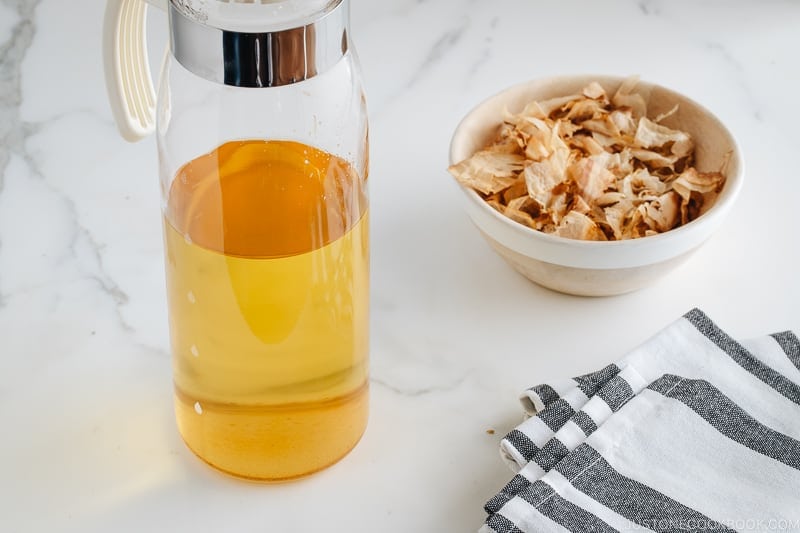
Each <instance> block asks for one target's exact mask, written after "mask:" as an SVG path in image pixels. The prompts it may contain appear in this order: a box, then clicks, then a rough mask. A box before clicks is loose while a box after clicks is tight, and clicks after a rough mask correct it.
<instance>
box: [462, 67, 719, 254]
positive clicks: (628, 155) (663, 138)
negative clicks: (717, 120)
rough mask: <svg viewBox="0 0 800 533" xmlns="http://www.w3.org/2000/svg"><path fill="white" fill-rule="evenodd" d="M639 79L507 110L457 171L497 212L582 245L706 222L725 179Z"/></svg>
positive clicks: (676, 108) (586, 88) (590, 88)
mask: <svg viewBox="0 0 800 533" xmlns="http://www.w3.org/2000/svg"><path fill="white" fill-rule="evenodd" d="M637 82H638V80H637V78H629V79H628V80H626V81H625V82H623V83H622V85H621V86H620V87H619V89H618V90H617V91H616V93H614V94H613V95H611V96H609V95H608V94H606V91H605V90H604V89H603V87H602V86H601V85H600V84H599V83H597V82H592V83H590V84H589V85H587V86H586V87H584V88H583V90H582V91H581V92H580V93H579V94H573V95H569V96H564V97H559V98H551V99H549V100H544V101H540V102H530V103H529V104H528V105H526V106H525V108H524V109H523V110H522V112H521V113H519V114H517V115H512V114H510V113H506V116H505V118H504V123H503V125H502V126H501V127H500V128H499V131H498V134H497V137H496V139H495V142H494V143H492V144H491V145H490V146H488V147H486V148H485V149H483V150H481V151H479V152H477V153H475V154H474V155H473V156H471V157H470V158H468V159H466V160H464V161H461V162H460V163H458V164H455V165H453V166H451V167H450V168H449V171H450V173H451V174H452V175H453V176H454V177H455V178H456V180H458V182H459V183H461V184H462V185H465V186H467V187H470V188H472V189H474V190H475V191H477V192H478V193H479V194H480V195H481V196H482V197H483V198H484V199H485V200H486V201H487V202H488V203H489V204H490V205H491V206H492V207H493V208H494V209H496V210H497V211H499V212H500V213H502V214H504V215H506V216H507V217H508V218H510V219H512V220H514V221H515V222H518V223H520V224H523V225H525V226H528V227H530V228H533V229H536V230H539V231H543V232H545V233H552V234H555V235H559V236H561V237H566V238H570V239H582V240H597V241H605V240H609V241H612V240H621V239H633V238H638V237H646V236H648V235H655V234H657V233H663V232H665V231H669V230H671V229H673V228H675V227H678V226H680V225H682V224H686V223H687V222H689V221H691V220H693V219H695V218H697V217H698V216H700V215H701V214H703V213H704V212H705V211H706V210H707V209H708V208H709V207H710V206H711V204H712V203H713V202H714V200H715V199H716V197H717V195H718V194H719V191H720V190H721V189H722V186H723V185H724V183H725V176H724V175H723V174H722V172H699V171H697V170H696V169H695V168H694V167H693V166H692V164H693V162H694V161H693V159H694V142H693V140H692V138H691V136H690V135H689V134H688V133H686V132H684V131H680V130H676V129H672V128H669V127H667V126H665V125H663V124H661V121H663V120H664V119H666V118H668V117H670V116H672V115H673V114H675V112H676V111H677V110H678V107H677V106H675V107H674V108H672V109H671V110H669V111H668V112H666V113H663V114H661V115H659V116H657V117H655V118H653V119H650V118H648V117H647V102H646V100H645V98H644V97H643V96H642V95H641V94H639V93H637V92H636V90H635V89H636V84H637Z"/></svg>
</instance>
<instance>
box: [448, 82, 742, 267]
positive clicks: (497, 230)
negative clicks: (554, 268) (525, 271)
mask: <svg viewBox="0 0 800 533" xmlns="http://www.w3.org/2000/svg"><path fill="white" fill-rule="evenodd" d="M627 78H628V76H611V75H607V74H598V75H590V74H572V75H561V76H553V77H547V78H537V79H532V80H528V81H524V82H521V83H517V84H514V85H511V86H509V87H506V88H505V89H502V90H500V91H499V92H496V93H494V94H493V95H491V96H489V97H487V98H485V99H484V100H482V101H481V102H479V103H478V104H477V105H475V106H474V107H473V108H472V109H470V110H469V111H468V112H467V114H466V115H464V117H463V118H462V119H461V120H460V121H459V123H458V125H457V126H456V128H455V130H454V132H453V135H452V137H451V140H450V147H449V164H450V165H453V164H455V163H457V162H458V161H456V160H455V157H454V156H455V155H456V152H457V149H458V148H459V145H460V143H463V139H464V138H465V136H467V135H469V134H470V132H471V131H473V130H474V129H475V127H474V126H473V124H472V122H473V121H474V120H475V116H476V115H477V114H478V113H480V112H481V111H482V110H484V109H485V108H487V107H490V106H496V105H498V102H502V101H504V100H507V99H509V98H510V97H511V96H512V95H516V94H517V93H519V92H522V91H527V90H534V89H535V88H537V87H546V86H547V85H551V84H554V83H559V82H571V83H576V84H577V83H579V82H580V83H589V82H591V81H598V82H599V83H601V85H604V84H606V83H608V84H619V83H621V82H622V81H624V80H625V79H627ZM637 85H638V86H639V87H643V88H645V89H650V90H652V89H658V90H659V91H663V92H664V93H666V94H669V95H670V96H674V97H675V98H677V99H680V100H681V101H684V102H686V103H687V104H689V105H692V106H694V107H696V108H697V109H698V110H699V111H701V112H702V113H703V114H704V115H705V116H706V118H707V119H708V120H709V122H710V123H711V124H712V125H713V126H714V127H715V128H716V129H718V131H719V132H720V133H721V134H722V136H723V137H725V138H726V140H727V142H728V143H729V144H730V146H731V147H732V154H731V163H732V164H730V165H729V166H730V168H733V169H734V171H733V172H729V173H728V174H727V175H726V180H725V185H724V186H723V189H722V191H721V192H720V194H719V196H718V197H717V198H716V200H715V202H714V204H713V205H712V206H711V207H710V208H709V210H708V211H706V212H705V213H703V214H702V215H701V216H699V217H697V218H696V219H694V220H692V221H690V222H688V223H686V224H684V225H682V226H679V227H677V228H674V229H671V230H669V231H666V232H664V233H659V234H657V235H651V236H647V237H640V238H636V239H626V240H619V241H583V240H578V239H568V238H566V237H559V236H557V235H552V234H548V233H543V232H541V231H538V230H535V229H533V228H529V227H528V226H525V225H523V224H520V223H518V222H515V221H513V220H511V219H510V218H508V217H506V216H505V215H503V214H501V213H499V212H498V211H497V210H495V209H494V208H493V207H491V206H490V205H489V204H488V203H486V202H485V201H484V200H483V199H482V198H481V197H480V195H479V194H478V193H477V192H475V191H474V190H472V189H470V188H468V187H464V186H462V185H461V184H460V183H458V182H457V181H455V179H453V178H452V177H451V181H452V182H454V183H455V184H456V186H457V187H458V188H459V189H461V191H462V192H463V193H464V195H465V198H466V199H467V202H466V206H465V207H466V210H467V213H468V215H469V216H470V218H471V219H472V221H473V223H474V224H475V225H476V226H478V228H479V229H481V230H482V231H483V232H484V233H485V234H486V235H488V236H489V237H491V238H492V239H495V240H496V241H497V242H499V243H500V244H502V245H504V246H505V247H507V248H510V249H512V250H514V251H516V252H518V253H522V254H523V255H526V256H528V257H531V258H534V259H537V260H540V261H544V262H548V263H553V264H557V265H564V266H570V267H577V268H589V269H613V268H631V267H639V266H644V265H649V264H654V263H659V262H662V261H666V260H668V259H672V258H673V257H676V256H679V255H681V254H683V253H685V252H688V251H690V250H693V249H694V248H696V247H697V246H699V245H700V244H702V243H703V242H704V241H705V240H706V239H707V238H708V237H709V236H710V235H711V234H712V233H713V232H714V231H715V230H716V229H717V228H718V227H719V225H720V224H721V223H722V221H723V219H724V217H725V216H726V215H727V213H728V212H729V211H730V209H731V208H732V207H733V204H734V202H735V200H736V199H737V197H738V196H739V193H740V191H741V189H742V185H743V178H744V170H745V167H744V159H743V157H742V151H741V148H740V145H739V143H738V141H737V140H736V137H735V136H734V135H733V133H732V132H731V131H730V130H729V129H728V128H727V127H726V126H725V125H724V124H723V123H722V121H721V120H720V119H719V118H718V117H717V116H716V115H715V114H714V113H712V112H711V111H710V110H709V109H708V108H706V107H705V106H703V105H702V104H700V103H698V102H697V101H695V100H693V99H692V98H690V97H688V96H686V95H684V94H681V93H678V92H677V91H675V90H673V89H670V88H668V87H665V86H663V85H659V84H656V83H652V82H649V81H645V80H639V82H638V84H637Z"/></svg>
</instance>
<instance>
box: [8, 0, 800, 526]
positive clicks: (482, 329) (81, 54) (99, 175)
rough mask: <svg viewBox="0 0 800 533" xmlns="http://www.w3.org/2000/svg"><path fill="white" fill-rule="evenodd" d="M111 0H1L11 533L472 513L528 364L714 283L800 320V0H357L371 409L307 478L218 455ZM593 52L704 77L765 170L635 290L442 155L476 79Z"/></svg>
mask: <svg viewBox="0 0 800 533" xmlns="http://www.w3.org/2000/svg"><path fill="white" fill-rule="evenodd" d="M103 8H104V2H103V1H102V0H84V1H81V2H65V1H63V0H0V339H2V342H1V343H0V421H2V425H1V426H0V427H2V431H0V434H1V435H2V437H0V472H2V476H0V492H1V493H2V496H1V497H0V530H2V531H8V532H27V531H51V532H56V531H58V532H62V531H76V532H78V531H79V532H82V533H87V532H109V531H114V532H127V531H132V532H133V531H137V532H138V531H223V530H224V531H242V532H274V531H281V532H308V531H351V532H367V531H381V532H387V533H390V532H398V533H399V532H403V533H407V532H411V531H415V532H425V533H427V532H434V531H435V532H461V531H475V530H477V528H478V527H479V526H480V524H481V523H482V522H483V519H484V514H483V511H482V505H483V502H484V500H485V499H487V498H488V497H490V496H491V495H492V494H493V493H494V492H495V491H496V490H497V489H498V488H499V487H501V486H502V485H503V484H504V483H505V481H507V480H508V479H509V477H510V473H509V471H508V470H507V469H506V467H505V466H504V465H503V464H502V463H501V461H500V458H499V456H498V453H497V446H498V441H499V439H500V438H501V436H502V435H503V433H504V432H506V431H508V430H509V429H510V428H512V427H513V426H514V425H515V424H516V423H517V422H519V421H520V419H521V409H520V408H519V406H518V403H517V399H516V398H517V395H518V393H519V392H520V391H521V390H523V389H524V388H526V387H527V386H530V385H533V384H535V383H537V382H541V381H543V380H547V379H552V378H556V377H566V376H570V375H575V374H578V373H582V372H586V371H589V370H592V369H595V368H598V367H600V366H602V365H603V364H605V363H606V362H609V361H611V360H613V359H615V358H617V357H618V356H620V355H621V354H622V353H624V352H625V351H626V350H628V349H630V348H632V347H633V346H635V345H636V344H638V343H639V342H641V341H643V340H644V339H645V338H647V337H649V336H651V335H652V334H653V333H655V332H656V331H657V330H659V329H660V328H662V327H663V326H665V325H666V324H667V323H669V322H671V321H672V320H673V319H675V318H677V317H678V316H680V315H681V314H682V313H684V312H685V311H687V310H689V309H690V308H692V307H695V306H697V307H700V308H702V309H703V310H705V311H706V312H707V313H708V314H709V315H710V316H711V317H712V318H713V319H714V320H715V321H717V323H718V324H719V325H720V326H721V327H723V328H724V329H726V330H727V331H729V332H731V333H732V334H733V335H735V336H737V337H750V336H756V335H760V334H764V333H769V332H772V331H779V330H785V329H795V330H798V329H800V306H798V302H800V278H799V277H798V264H800V252H799V251H798V249H799V248H800V237H798V230H797V216H798V215H797V212H798V209H797V204H798V200H799V199H800V178H798V157H799V156H798V154H800V151H798V140H797V124H798V123H800V106H798V105H797V95H798V94H800V70H798V63H797V50H800V32H799V31H798V28H800V5H798V4H797V3H796V2H791V1H784V2H779V1H764V0H747V1H745V0H741V1H736V2H730V1H723V0H681V1H675V0H670V1H667V0H638V1H635V0H619V1H616V2H593V1H590V0H569V1H564V2H544V1H538V0H497V1H494V2H475V1H474V0H385V1H381V2H375V1H370V0H353V2H352V26H353V32H352V34H353V36H354V40H355V42H356V45H357V47H358V50H359V54H360V57H361V62H362V66H363V69H364V76H365V80H366V86H367V91H368V101H369V106H370V118H371V146H372V151H371V166H372V171H371V175H370V182H371V184H372V185H371V191H370V194H371V199H372V210H371V211H372V349H371V358H372V379H371V382H372V387H371V418H370V423H369V427H368V429H367V433H366V435H365V436H364V438H363V440H362V441H361V443H360V444H359V445H358V447H357V448H356V449H355V450H354V451H353V452H352V453H351V454H350V455H349V456H347V457H346V458H345V459H344V460H342V461H341V462H340V463H338V464H336V465H335V466H333V467H332V468H330V469H328V470H326V471H323V472H321V473H319V474H317V475H314V476H312V477H310V478H307V479H303V480H301V481H297V482H293V483H288V484H281V485H255V484H250V483H243V482H240V481H237V480H234V479H231V478H228V477H225V476H223V475H221V474H218V473H217V472H215V471H213V470H211V469H209V468H207V467H206V466H205V465H204V464H202V463H201V462H200V461H198V460H197V459H196V458H195V457H194V456H193V455H192V454H191V452H189V451H188V450H187V449H186V448H185V447H184V445H183V444H182V442H181V440H180V437H179V436H178V433H177V430H176V428H175V425H174V422H173V414H172V405H171V402H172V384H171V376H170V372H171V365H170V357H169V354H168V338H167V335H168V332H167V319H166V305H165V288H164V275H163V257H162V237H161V228H160V223H161V222H160V220H161V219H160V212H159V209H160V207H159V192H158V180H157V162H156V149H155V142H154V139H152V138H150V139H147V140H145V141H143V142H140V143H138V144H127V143H126V142H124V141H123V140H122V139H121V138H120V137H119V136H118V134H117V132H116V129H115V127H114V124H113V123H112V120H111V114H110V111H109V108H108V104H107V100H106V95H105V89H104V86H103V75H102V58H101V49H100V36H101V27H102V20H103ZM151 21H152V27H153V29H154V30H155V31H154V33H153V36H152V38H151V41H152V42H151V44H152V46H153V47H154V49H159V48H160V47H163V39H164V35H165V31H164V26H165V21H164V20H161V17H160V16H158V15H151ZM584 72H596V73H609V74H617V75H626V74H640V75H641V76H642V77H643V78H644V79H646V80H649V81H653V82H656V83H660V84H663V85H667V86H669V87H671V88H674V89H676V90H678V91H681V92H684V93H686V94H687V95H689V96H690V97H692V98H694V99H695V100H697V101H699V102H701V103H702V104H704V105H706V106H707V107H708V108H710V109H711V110H712V111H714V112H715V113H717V114H718V115H719V117H720V118H721V119H722V120H723V121H724V122H725V123H726V124H727V125H728V126H729V127H730V129H731V130H732V131H733V132H734V133H735V134H736V136H737V137H738V139H739V141H740V143H741V146H742V149H743V152H744V158H745V161H746V166H747V171H746V177H745V179H746V182H745V186H744V190H743V193H742V195H741V197H740V199H739V201H738V203H737V204H736V206H735V207H734V209H733V211H732V213H731V215H730V217H729V219H728V220H727V221H726V223H725V225H724V226H723V227H722V229H721V230H720V231H719V232H718V233H717V234H716V235H715V236H714V237H713V238H712V239H711V240H710V241H709V242H708V243H707V244H706V245H705V246H704V247H703V248H702V249H700V250H699V251H698V252H697V253H696V254H695V255H694V256H693V257H692V258H691V259H690V260H689V261H688V262H687V263H686V264H685V265H684V266H682V267H681V268H680V269H679V270H677V271H675V272H674V273H673V274H671V275H669V276H668V277H667V278H665V279H664V280H663V281H662V282H661V283H659V284H658V285H656V286H654V287H652V288H648V289H645V290H642V291H639V292H636V293H633V294H629V295H625V296H620V297H614V298H597V299H587V298H578V297H570V296H565V295H561V294H557V293H554V292H550V291H548V290H545V289H542V288H540V287H538V286H536V285H534V284H532V283H530V282H528V281H527V280H525V279H524V278H522V277H521V276H520V275H518V274H516V273H515V272H514V271H512V270H511V269H510V267H508V266H507V265H506V264H505V263H504V262H503V261H502V260H501V259H500V258H499V257H498V256H497V255H495V254H494V253H493V252H492V251H491V250H490V249H489V247H488V246H487V245H486V244H485V243H484V242H483V240H482V239H481V237H480V236H479V235H478V233H477V231H476V230H475V228H474V227H473V226H472V225H471V224H470V222H469V221H468V219H467V217H466V215H465V214H464V213H463V211H462V210H461V203H460V198H457V194H459V193H458V191H457V189H456V188H455V186H454V185H453V183H452V181H451V179H450V177H449V176H448V175H447V173H446V171H445V168H446V166H447V149H448V143H449V139H450V135H451V134H452V131H453V129H454V128H455V126H456V124H457V122H458V121H459V119H460V117H461V116H462V115H463V114H464V113H465V112H466V111H467V110H468V109H470V108H471V107H472V106H473V105H474V104H476V103H477V102H478V101H480V100H482V99H483V98H485V97H487V96H489V95H491V94H493V93H494V92H497V91H499V90H500V89H502V88H504V87H506V86H508V85H511V84H513V83H516V82H518V81H522V80H525V79H530V78H538V77H544V76H550V75H556V74H567V73H584ZM492 430H493V434H492Z"/></svg>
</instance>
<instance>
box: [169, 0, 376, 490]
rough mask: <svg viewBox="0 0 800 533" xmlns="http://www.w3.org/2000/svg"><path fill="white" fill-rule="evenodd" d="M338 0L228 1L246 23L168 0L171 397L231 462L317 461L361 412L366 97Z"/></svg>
mask: <svg viewBox="0 0 800 533" xmlns="http://www.w3.org/2000/svg"><path fill="white" fill-rule="evenodd" d="M286 3H287V4H292V3H293V2H286ZM294 3H296V2H294ZM318 3H319V2H318ZM347 3H348V2H347V0H333V1H329V2H326V3H325V4H324V5H323V6H322V7H318V8H317V9H315V10H313V11H311V12H305V13H301V12H300V11H298V12H297V13H295V16H291V13H290V14H289V15H286V13H284V14H283V16H282V17H274V16H273V17H271V18H270V17H263V15H264V13H265V11H264V10H269V9H273V10H274V9H275V7H276V5H277V6H278V7H280V4H281V2H270V3H269V5H262V4H245V5H237V6H235V7H236V9H238V10H239V11H237V13H239V14H241V13H245V12H243V11H241V10H242V9H245V10H247V9H250V11H249V12H246V13H249V14H248V16H246V17H243V18H241V20H244V21H246V22H247V28H246V30H247V31H238V30H239V29H240V28H236V27H234V26H235V25H233V26H229V27H227V28H226V27H225V22H224V21H225V18H224V16H221V18H220V17H219V16H218V17H217V18H216V19H214V20H213V22H214V23H215V24H216V26H212V25H210V23H211V22H212V20H211V19H209V18H208V17H205V18H204V17H202V16H198V14H197V13H196V12H194V11H193V10H191V9H190V8H188V7H186V6H185V5H183V4H182V3H181V2H175V1H174V0H173V2H172V3H171V4H170V6H169V10H170V28H171V33H172V53H171V54H170V55H169V56H168V58H167V59H166V61H165V64H164V67H163V72H162V75H161V86H160V89H159V93H158V104H157V105H158V107H157V122H158V126H157V134H158V150H159V164H160V167H159V168H160V174H161V193H162V198H163V213H164V242H165V247H166V274H167V275H166V277H167V292H168V300H169V318H170V335H171V345H172V356H173V363H174V364H173V369H174V381H175V410H176V416H177V422H178V427H179V429H180V432H181V435H182V436H183V438H184V440H185V441H186V443H187V445H188V446H189V448H191V449H192V450H193V451H194V452H195V453H196V454H197V455H198V456H199V457H200V458H202V459H203V460H204V461H206V462H207V463H209V464H211V465H213V466H214V467H216V468H218V469H220V470H223V471H225V472H228V473H231V474H234V475H236V476H240V477H246V478H251V479H259V480H282V479H290V478H294V477H298V476H302V475H306V474H309V473H312V472H314V471H317V470H320V469H322V468H324V467H326V466H328V465H330V464H333V463H334V462H336V461H337V460H339V459H340V458H341V457H343V456H344V455H345V454H346V453H347V452H348V451H349V450H350V449H352V448H353V446H355V444H356V443H357V442H358V440H359V438H360V437H361V435H362V433H363V431H364V429H365V426H366V422H367V412H368V325H369V309H368V306H369V230H368V203H367V174H368V141H367V114H366V104H365V99H364V95H363V90H362V83H361V76H360V72H359V67H358V61H357V58H356V54H355V49H354V48H353V45H352V42H351V41H350V37H349V28H348V11H347V10H348V5H347ZM222 7H225V6H222ZM259 10H262V11H259ZM201 15H202V14H201ZM223 15H224V14H223ZM259 16H262V17H263V20H264V23H263V25H262V26H259V24H258V20H259V18H258V17H259ZM231 20H234V22H235V18H232V19H231ZM276 21H277V22H276ZM276 24H278V25H277V26H276ZM231 28H233V29H231ZM220 37H221V38H220ZM219 43H222V45H221V47H222V50H221V51H220V50H211V51H210V52H209V51H204V50H205V49H204V48H203V47H204V46H211V47H214V46H216V47H219V46H220V44H219ZM220 53H221V56H222V57H223V63H224V64H223V65H220V61H219V56H220ZM211 56H214V57H215V58H213V57H211Z"/></svg>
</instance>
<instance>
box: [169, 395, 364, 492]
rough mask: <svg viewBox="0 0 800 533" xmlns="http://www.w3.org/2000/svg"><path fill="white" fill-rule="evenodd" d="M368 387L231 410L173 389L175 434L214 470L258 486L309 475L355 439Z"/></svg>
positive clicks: (350, 446) (337, 457)
mask: <svg viewBox="0 0 800 533" xmlns="http://www.w3.org/2000/svg"><path fill="white" fill-rule="evenodd" d="M368 404H369V386H368V384H366V383H365V384H364V385H363V386H361V387H360V388H359V389H357V390H356V391H354V392H352V393H350V394H348V395H347V396H342V397H339V398H334V399H331V400H326V401H324V402H313V403H302V404H288V405H279V406H275V405H237V404H219V403H212V402H203V401H198V400H196V399H194V398H192V397H190V396H188V395H187V394H185V393H183V392H182V391H181V390H179V389H178V388H177V387H176V389H175V415H176V420H177V424H178V430H179V431H180V434H181V437H183V440H184V442H185V443H186V445H187V447H188V448H189V449H190V450H191V451H192V452H193V453H194V454H195V455H197V456H198V457H199V458H200V459H202V460H203V461H204V462H205V463H207V464H208V465H210V466H212V467H214V468H215V469H217V470H219V471H221V472H223V473H226V474H229V475H232V476H235V477H237V478H242V479H247V480H250V481H258V482H282V481H289V480H292V479H297V478H301V477H305V476H309V475H311V474H313V473H315V472H318V471H320V470H323V469H325V468H327V467H329V466H332V465H333V464H335V463H337V462H338V461H339V460H341V459H342V458H343V457H344V456H346V455H347V454H348V453H349V452H350V451H351V450H352V449H353V448H354V447H355V445H356V444H358V441H359V440H360V439H361V436H362V435H363V433H364V430H365V428H366V425H367V418H368V412H369V405H368Z"/></svg>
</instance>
